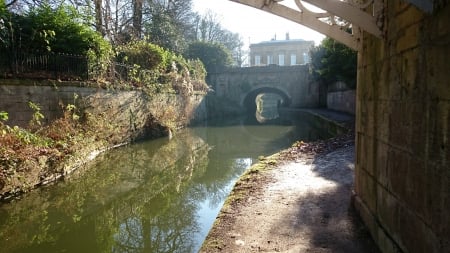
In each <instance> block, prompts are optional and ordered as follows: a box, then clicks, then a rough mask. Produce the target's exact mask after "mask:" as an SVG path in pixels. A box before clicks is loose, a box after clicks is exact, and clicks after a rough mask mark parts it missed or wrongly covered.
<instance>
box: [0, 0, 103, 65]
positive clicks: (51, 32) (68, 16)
mask: <svg viewBox="0 0 450 253" xmlns="http://www.w3.org/2000/svg"><path fill="white" fill-rule="evenodd" d="M0 15H1V19H2V20H4V21H3V23H4V29H2V32H0V36H1V38H0V39H1V40H2V41H8V42H9V43H7V44H4V45H3V47H2V48H1V50H2V51H8V50H9V51H10V50H13V51H14V52H17V53H19V52H20V53H33V54H36V53H44V52H58V53H70V54H79V55H87V54H88V52H89V51H92V52H94V54H95V55H96V56H97V57H100V56H102V55H108V54H109V53H110V52H111V46H110V44H109V43H108V42H107V41H105V40H104V39H103V38H102V37H101V35H100V34H98V33H97V32H95V31H93V30H92V29H91V28H90V27H89V26H87V25H84V24H83V22H82V21H81V19H80V17H81V16H80V14H79V13H78V12H77V11H76V10H75V8H73V7H70V6H66V5H61V6H59V7H57V8H52V7H51V6H50V5H49V4H43V5H40V6H38V7H34V8H31V9H30V10H29V11H27V12H25V13H23V14H15V13H11V12H8V11H7V10H2V9H1V8H0ZM5 20H7V21H5Z"/></svg>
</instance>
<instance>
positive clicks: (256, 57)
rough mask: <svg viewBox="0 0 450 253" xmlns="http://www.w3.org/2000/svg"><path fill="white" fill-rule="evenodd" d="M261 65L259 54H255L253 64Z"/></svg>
mask: <svg viewBox="0 0 450 253" xmlns="http://www.w3.org/2000/svg"><path fill="white" fill-rule="evenodd" d="M259 65H261V56H260V55H255V66H259Z"/></svg>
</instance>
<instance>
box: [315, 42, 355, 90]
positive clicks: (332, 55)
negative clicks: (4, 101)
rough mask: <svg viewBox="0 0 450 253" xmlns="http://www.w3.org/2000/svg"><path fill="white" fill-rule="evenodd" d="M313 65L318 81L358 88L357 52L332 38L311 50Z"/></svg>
mask: <svg viewBox="0 0 450 253" xmlns="http://www.w3.org/2000/svg"><path fill="white" fill-rule="evenodd" d="M311 65H312V66H311V67H312V72H313V73H312V74H313V76H314V78H315V79H316V80H321V81H324V82H325V83H327V84H331V83H333V82H336V81H343V82H345V83H347V85H349V87H353V88H354V87H356V66H357V54H356V51H353V50H352V49H350V48H349V47H347V46H345V45H343V44H341V43H339V42H337V41H335V40H333V39H331V38H326V39H324V40H323V41H322V43H321V44H320V45H319V46H317V47H315V48H313V49H312V50H311Z"/></svg>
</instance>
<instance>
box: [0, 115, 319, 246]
mask: <svg viewBox="0 0 450 253" xmlns="http://www.w3.org/2000/svg"><path fill="white" fill-rule="evenodd" d="M291 123H292V122H291ZM322 134H323V133H321V132H320V131H319V130H317V129H316V128H314V127H311V124H307V123H306V122H305V120H300V121H298V122H294V124H287V121H284V122H283V124H281V125H277V124H268V125H264V126H262V125H258V124H256V123H255V122H254V120H243V119H239V120H235V121H232V122H230V121H228V122H212V123H209V125H208V127H196V128H191V129H187V130H185V131H182V132H180V133H178V134H177V135H175V137H174V138H173V139H171V140H170V141H169V140H168V139H158V140H153V141H145V142H140V143H137V144H133V145H131V146H128V147H124V148H120V149H117V150H113V151H111V152H108V153H106V154H104V155H102V156H101V157H100V158H99V159H97V160H96V161H95V162H93V163H92V164H90V165H89V168H86V169H85V171H79V173H78V174H77V175H74V176H73V177H72V178H71V179H70V180H68V181H66V182H61V183H58V184H56V185H54V186H50V187H46V188H44V189H40V190H36V191H33V192H31V193H30V194H27V195H26V196H24V197H23V199H21V200H17V201H14V202H12V203H9V204H4V205H1V206H0V249H1V251H2V252H196V251H197V250H198V249H199V247H200V245H201V243H202V242H203V240H204V237H205V236H206V234H207V232H208V230H209V228H210V227H211V225H212V223H213V222H214V219H215V217H216V215H217V213H218V211H219V209H220V207H221V206H222V203H223V201H224V199H225V197H226V196H227V195H228V193H229V191H230V190H231V187H232V185H233V184H234V181H235V180H236V178H237V177H238V176H239V175H240V174H241V173H242V172H243V171H244V170H245V168H247V167H248V166H249V165H250V164H251V163H252V162H253V161H254V159H255V158H256V157H258V156H259V155H266V154H270V153H273V152H276V151H277V150H279V149H280V148H283V147H286V146H287V145H290V144H291V143H292V142H293V141H295V140H298V139H310V138H319V137H320V136H321V135H322Z"/></svg>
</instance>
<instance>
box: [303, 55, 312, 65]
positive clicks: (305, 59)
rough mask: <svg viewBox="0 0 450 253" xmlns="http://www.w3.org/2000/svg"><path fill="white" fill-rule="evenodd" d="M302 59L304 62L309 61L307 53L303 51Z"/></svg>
mask: <svg viewBox="0 0 450 253" xmlns="http://www.w3.org/2000/svg"><path fill="white" fill-rule="evenodd" d="M303 61H304V62H305V64H308V63H310V62H311V61H310V59H309V55H308V53H303Z"/></svg>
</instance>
